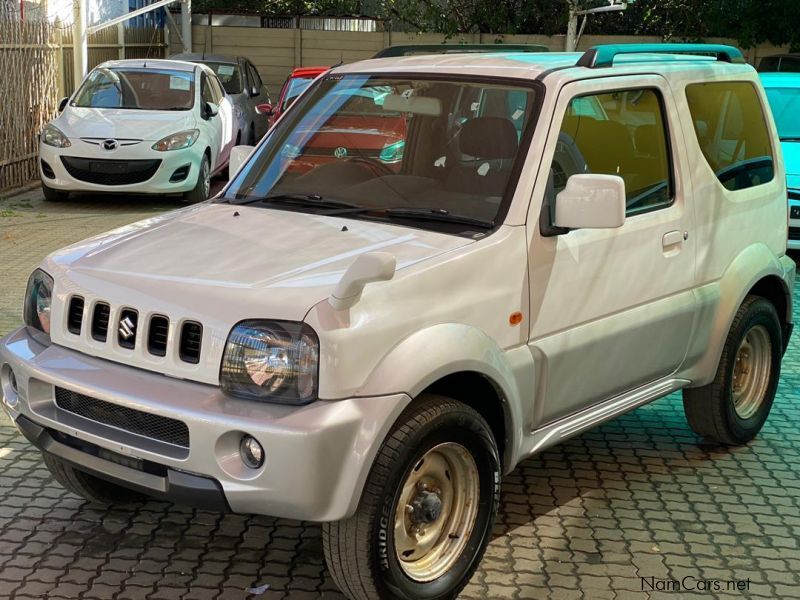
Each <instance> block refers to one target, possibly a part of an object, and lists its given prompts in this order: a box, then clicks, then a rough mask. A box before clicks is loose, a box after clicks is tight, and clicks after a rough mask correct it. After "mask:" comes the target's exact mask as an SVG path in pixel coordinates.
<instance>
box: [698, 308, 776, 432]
mask: <svg viewBox="0 0 800 600" xmlns="http://www.w3.org/2000/svg"><path fill="white" fill-rule="evenodd" d="M782 339H783V338H782V333H781V322H780V319H779V318H778V313H777V311H776V310H775V307H774V306H773V304H772V303H771V302H770V301H769V300H767V299H766V298H761V297H760V296H748V297H747V298H746V299H745V301H744V302H742V305H741V306H740V307H739V311H738V312H737V313H736V316H735V317H734V319H733V323H732V324H731V328H730V331H729V332H728V337H727V339H726V340H725V346H724V347H723V350H722V356H721V357H720V360H719V366H718V367H717V374H716V377H715V378H714V381H712V382H711V383H709V384H708V385H706V386H703V387H700V388H689V389H685V390H684V391H683V408H684V412H685V413H686V419H687V420H688V421H689V425H690V426H691V428H692V429H693V430H694V431H695V433H698V434H700V435H702V436H704V437H706V438H708V439H709V440H711V441H713V442H717V443H720V444H726V445H731V446H733V445H738V444H744V443H746V442H748V441H750V440H751V439H753V438H754V437H755V436H756V434H757V433H758V432H759V431H760V430H761V427H763V425H764V422H765V421H766V420H767V416H769V411H770V409H771V408H772V402H773V400H774V399H775V392H776V390H777V388H778V378H779V376H780V372H781V355H782V348H783V341H782Z"/></svg>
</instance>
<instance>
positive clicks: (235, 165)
mask: <svg viewBox="0 0 800 600" xmlns="http://www.w3.org/2000/svg"><path fill="white" fill-rule="evenodd" d="M253 148H255V146H234V147H233V148H231V157H230V159H229V162H228V172H229V173H230V179H233V177H234V175H236V173H237V172H238V171H239V169H240V168H241V166H242V165H243V164H244V163H245V162H247V159H248V157H249V156H250V154H251V153H252V152H253Z"/></svg>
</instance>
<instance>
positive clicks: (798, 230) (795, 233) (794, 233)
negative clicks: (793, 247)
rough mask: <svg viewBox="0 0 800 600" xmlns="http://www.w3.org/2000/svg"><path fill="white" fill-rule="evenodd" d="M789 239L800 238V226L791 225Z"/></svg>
mask: <svg viewBox="0 0 800 600" xmlns="http://www.w3.org/2000/svg"><path fill="white" fill-rule="evenodd" d="M789 239H790V240H800V227H789Z"/></svg>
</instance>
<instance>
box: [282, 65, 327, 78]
mask: <svg viewBox="0 0 800 600" xmlns="http://www.w3.org/2000/svg"><path fill="white" fill-rule="evenodd" d="M330 69H331V67H297V68H296V69H292V74H291V75H290V76H289V77H293V78H294V77H316V76H317V75H320V74H322V73H324V72H325V71H328V70H330Z"/></svg>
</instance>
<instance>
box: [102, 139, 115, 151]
mask: <svg viewBox="0 0 800 600" xmlns="http://www.w3.org/2000/svg"><path fill="white" fill-rule="evenodd" d="M117 146H119V143H118V142H117V140H104V141H103V150H116V149H117Z"/></svg>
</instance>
